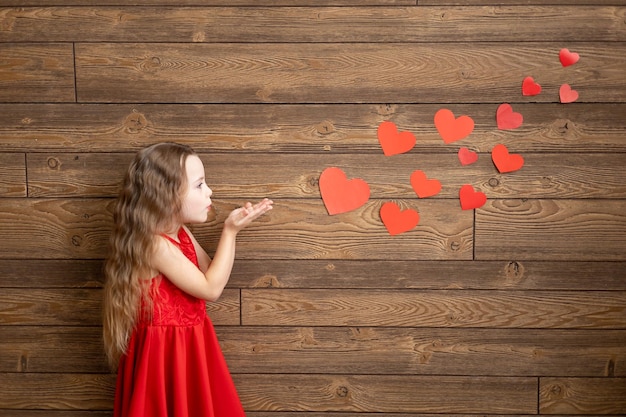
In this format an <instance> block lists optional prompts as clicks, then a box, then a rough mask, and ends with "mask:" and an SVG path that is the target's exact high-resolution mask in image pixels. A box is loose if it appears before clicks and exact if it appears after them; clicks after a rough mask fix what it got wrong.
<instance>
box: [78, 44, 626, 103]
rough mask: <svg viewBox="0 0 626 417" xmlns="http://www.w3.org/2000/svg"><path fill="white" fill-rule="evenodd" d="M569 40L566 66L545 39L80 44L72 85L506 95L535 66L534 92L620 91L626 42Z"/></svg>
mask: <svg viewBox="0 0 626 417" xmlns="http://www.w3.org/2000/svg"><path fill="white" fill-rule="evenodd" d="M569 47H570V48H571V49H572V50H576V51H578V53H579V54H581V55H582V56H584V57H585V59H584V60H581V62H580V63H579V64H580V65H578V64H577V65H576V66H575V67H574V68H571V67H570V68H565V69H564V68H562V67H561V65H560V63H559V61H558V53H559V50H560V49H561V46H560V45H559V44H549V43H518V44H505V45H503V44H501V43H463V44H460V43H451V44H449V45H447V47H446V48H445V50H444V49H442V48H440V47H439V45H437V44H430V43H424V44H401V43H385V44H367V43H353V44H348V43H338V44H326V43H325V44H316V43H313V44H308V45H307V47H306V48H302V47H301V45H298V44H286V43H271V44H264V45H263V46H259V45H255V44H239V43H224V44H171V43H162V44H146V43H108V44H107V43H97V44H87V43H80V44H76V46H75V50H76V85H77V93H78V94H77V95H78V101H79V102H92V103H93V102H99V103H103V102H104V103H111V102H119V103H132V102H157V103H162V102H166V103H232V102H239V103H381V102H383V103H386V102H388V103H394V102H395V103H425V102H432V100H433V97H436V100H437V102H440V103H455V102H456V103H459V102H464V103H467V102H470V103H502V102H503V101H504V102H509V101H515V100H517V99H519V96H520V82H521V80H522V79H523V78H524V77H526V76H527V75H528V74H541V80H542V83H543V85H544V89H545V90H544V91H545V92H544V93H543V94H540V95H539V96H536V97H534V100H533V101H539V102H544V103H545V102H547V103H550V102H552V103H554V102H558V88H559V86H560V85H561V84H563V83H564V82H569V83H571V84H572V85H573V87H574V88H575V89H577V90H578V91H580V92H581V94H580V97H579V99H578V100H577V102H578V103H590V102H624V101H625V100H626V97H625V94H626V93H623V89H622V88H621V86H622V83H623V71H622V68H624V67H625V66H626V46H624V45H623V44H621V43H616V44H613V45H611V46H610V47H609V46H606V44H602V43H598V44H594V43H571V44H570V45H569ZM156 86H158V88H155V87H156Z"/></svg>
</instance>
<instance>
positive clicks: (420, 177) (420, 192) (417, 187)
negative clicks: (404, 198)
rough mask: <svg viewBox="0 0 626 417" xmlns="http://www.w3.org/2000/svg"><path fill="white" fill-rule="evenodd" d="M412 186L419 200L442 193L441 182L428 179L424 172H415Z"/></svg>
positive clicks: (412, 177)
mask: <svg viewBox="0 0 626 417" xmlns="http://www.w3.org/2000/svg"><path fill="white" fill-rule="evenodd" d="M411 186H412V187H413V190H414V191H415V194H417V196H418V197H419V198H426V197H432V196H434V195H436V194H438V193H439V191H441V182H440V181H439V180H434V179H433V180H431V179H428V178H427V177H426V174H425V173H424V172H423V171H420V170H417V171H413V173H412V174H411Z"/></svg>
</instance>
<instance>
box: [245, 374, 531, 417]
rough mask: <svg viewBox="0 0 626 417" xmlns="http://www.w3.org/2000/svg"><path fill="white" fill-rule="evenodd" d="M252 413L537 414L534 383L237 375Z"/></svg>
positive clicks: (411, 378) (451, 379) (517, 381)
mask: <svg viewBox="0 0 626 417" xmlns="http://www.w3.org/2000/svg"><path fill="white" fill-rule="evenodd" d="M234 380H235V385H236V386H237V389H238V392H239V395H240V397H241V400H242V403H243V405H244V408H245V409H246V410H247V411H248V410H249V411H311V412H313V411H341V412H357V411H358V412H378V413H402V412H404V413H411V412H413V413H486V414H489V413H503V414H507V413H532V412H533V410H536V407H537V399H536V396H537V392H536V390H537V381H536V379H535V378H495V377H492V378H481V377H469V378H468V377H446V376H443V377H442V376H439V377H429V376H380V375H334V376H327V375H306V376H300V375H256V374H254V375H235V376H234Z"/></svg>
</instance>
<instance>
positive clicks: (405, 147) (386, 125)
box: [378, 121, 416, 156]
mask: <svg viewBox="0 0 626 417" xmlns="http://www.w3.org/2000/svg"><path fill="white" fill-rule="evenodd" d="M378 141H379V142H380V146H381V147H382V148H383V153H384V154H385V156H392V155H398V154H401V153H405V152H408V151H410V150H411V149H412V148H413V146H415V141H416V139H415V136H414V135H413V134H412V133H411V132H398V128H397V127H396V125H395V124H394V123H393V122H389V121H385V122H382V123H381V124H380V125H378Z"/></svg>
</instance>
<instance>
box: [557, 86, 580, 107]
mask: <svg viewBox="0 0 626 417" xmlns="http://www.w3.org/2000/svg"><path fill="white" fill-rule="evenodd" d="M559 97H560V99H561V103H573V102H575V101H576V100H578V91H576V90H572V87H571V86H570V85H569V84H563V85H562V86H561V88H560V89H559Z"/></svg>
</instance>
